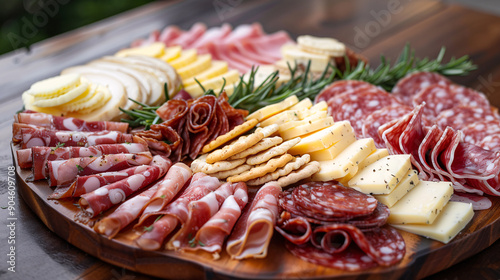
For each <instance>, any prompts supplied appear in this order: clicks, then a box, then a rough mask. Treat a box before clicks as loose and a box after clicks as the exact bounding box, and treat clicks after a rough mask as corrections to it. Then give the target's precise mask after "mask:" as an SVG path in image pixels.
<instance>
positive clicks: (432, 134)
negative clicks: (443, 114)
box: [418, 125, 445, 181]
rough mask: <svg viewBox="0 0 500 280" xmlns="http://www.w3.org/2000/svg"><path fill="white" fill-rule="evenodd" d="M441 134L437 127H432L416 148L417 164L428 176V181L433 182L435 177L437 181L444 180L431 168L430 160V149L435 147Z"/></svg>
mask: <svg viewBox="0 0 500 280" xmlns="http://www.w3.org/2000/svg"><path fill="white" fill-rule="evenodd" d="M442 134H443V131H442V130H440V129H439V128H438V127H437V125H433V126H432V127H431V128H430V129H429V130H428V131H427V134H426V135H425V138H424V139H423V140H422V143H421V144H420V146H419V147H418V157H419V162H420V164H421V165H422V168H423V169H424V170H425V172H426V173H427V174H428V175H429V180H431V181H432V180H433V179H434V178H435V177H434V176H437V177H438V178H437V179H438V180H440V181H443V180H445V179H444V178H443V176H442V175H441V174H440V173H438V172H436V170H434V168H433V166H432V160H431V152H432V149H434V147H435V146H436V144H437V142H438V141H439V139H440V138H441V135H442Z"/></svg>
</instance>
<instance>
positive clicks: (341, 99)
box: [327, 87, 400, 138]
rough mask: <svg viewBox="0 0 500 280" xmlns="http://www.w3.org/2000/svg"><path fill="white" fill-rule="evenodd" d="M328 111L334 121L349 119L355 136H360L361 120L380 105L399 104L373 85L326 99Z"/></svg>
mask: <svg viewBox="0 0 500 280" xmlns="http://www.w3.org/2000/svg"><path fill="white" fill-rule="evenodd" d="M327 103H328V112H329V113H330V114H331V115H332V116H333V119H334V120H335V121H343V120H347V121H350V123H351V126H352V128H353V130H354V132H355V134H356V137H358V138H361V137H362V133H363V131H362V127H363V120H364V119H365V117H366V116H368V115H369V114H371V113H373V112H375V111H377V110H378V109H380V108H381V107H385V106H392V105H400V103H399V102H398V101H397V100H396V99H395V98H394V97H392V96H390V95H389V94H388V93H387V92H385V91H384V90H381V89H379V88H376V87H373V88H369V89H365V90H359V91H353V92H347V93H343V94H340V95H337V96H335V97H333V98H330V99H329V100H328V102H327Z"/></svg>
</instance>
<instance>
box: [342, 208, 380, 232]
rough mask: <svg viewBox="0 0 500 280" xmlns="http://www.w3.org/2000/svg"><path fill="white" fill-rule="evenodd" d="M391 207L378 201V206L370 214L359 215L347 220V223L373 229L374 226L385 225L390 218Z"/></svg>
mask: <svg viewBox="0 0 500 280" xmlns="http://www.w3.org/2000/svg"><path fill="white" fill-rule="evenodd" d="M389 214H390V210H389V207H387V206H385V205H384V204H382V203H380V202H379V203H377V208H375V210H374V211H373V212H372V213H371V214H370V215H368V216H364V217H357V218H353V219H351V220H349V221H347V222H346V223H347V224H350V225H353V226H355V227H357V228H359V229H361V230H363V231H364V230H371V229H373V228H377V227H381V226H383V225H385V223H386V222H387V219H388V218H389Z"/></svg>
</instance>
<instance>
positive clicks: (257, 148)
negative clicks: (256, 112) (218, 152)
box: [228, 136, 283, 160]
mask: <svg viewBox="0 0 500 280" xmlns="http://www.w3.org/2000/svg"><path fill="white" fill-rule="evenodd" d="M281 142H283V138H281V137H279V136H274V137H267V138H264V139H262V140H260V141H259V142H258V143H257V144H255V145H253V146H252V147H250V148H248V149H246V150H244V151H243V152H241V153H237V154H235V155H234V156H231V157H230V158H228V160H233V159H240V158H246V157H248V156H251V155H255V154H256V153H258V152H262V151H265V150H267V149H269V148H271V147H274V146H276V145H279V144H281Z"/></svg>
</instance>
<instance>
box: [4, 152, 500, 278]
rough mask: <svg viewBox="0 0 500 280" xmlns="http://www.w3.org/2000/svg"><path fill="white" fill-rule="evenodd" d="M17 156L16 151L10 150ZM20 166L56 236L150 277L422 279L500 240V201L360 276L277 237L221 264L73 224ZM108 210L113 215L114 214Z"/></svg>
mask: <svg viewBox="0 0 500 280" xmlns="http://www.w3.org/2000/svg"><path fill="white" fill-rule="evenodd" d="M11 148H12V152H13V155H14V154H15V150H16V149H17V148H16V147H15V146H11ZM13 159H14V164H15V165H16V167H17V175H18V191H19V193H20V194H21V196H22V197H23V199H24V201H25V202H26V203H27V204H28V205H29V207H30V208H31V209H32V210H33V212H35V214H36V215H37V216H38V217H39V218H40V219H41V220H42V221H43V223H44V224H45V225H46V226H47V227H48V228H49V229H50V230H51V231H53V232H54V233H56V234H57V235H59V236H60V237H62V238H63V239H65V240H66V241H68V242H69V243H71V244H73V245H74V246H76V247H78V248H80V249H81V250H83V251H85V252H87V253H89V254H91V255H93V256H95V257H97V258H99V259H101V260H103V261H106V262H108V263H111V264H114V265H117V266H120V267H124V268H126V269H130V270H133V271H138V272H141V273H144V274H147V275H152V276H156V277H162V278H171V279H187V278H189V279H201V278H214V276H217V277H216V278H219V277H220V278H223V279H226V278H233V279H234V278H236V279H299V278H313V279H354V278H359V277H363V278H368V279H380V278H382V277H383V278H386V277H390V278H391V279H392V278H405V279H407V278H422V277H425V276H428V275H431V274H433V273H436V272H438V271H441V270H443V269H446V268H448V267H450V266H452V265H454V264H456V263H458V262H460V261H462V260H464V259H466V258H468V257H470V256H472V255H474V254H476V253H478V252H480V251H481V250H483V249H485V248H487V247H488V246H490V245H491V244H493V243H494V242H495V241H496V240H497V239H498V238H499V237H500V198H499V197H490V199H491V200H492V202H493V206H492V207H491V208H490V209H488V210H483V211H476V212H475V214H474V218H473V220H472V222H471V223H469V225H467V227H466V228H465V229H464V230H463V231H462V232H461V233H460V234H459V235H458V236H457V237H455V239H453V240H452V241H451V242H450V243H448V244H443V243H441V242H437V241H433V240H429V239H426V238H422V237H420V236H417V235H414V234H410V233H407V232H401V234H402V235H403V237H404V239H405V242H406V255H405V257H404V259H403V260H402V261H401V262H400V263H399V264H397V265H395V266H392V267H377V268H375V269H371V270H366V271H361V272H346V271H341V270H336V269H331V268H327V267H322V266H318V265H315V264H311V263H308V262H305V261H302V260H300V259H298V258H296V257H294V256H293V255H292V254H291V253H289V252H288V251H287V250H286V248H285V246H284V239H283V238H282V237H281V236H280V235H279V234H274V236H273V239H272V242H271V244H270V246H269V251H268V255H267V257H266V258H264V259H248V260H241V261H237V260H232V259H231V258H230V257H229V256H228V255H227V253H225V252H224V251H223V252H222V253H221V254H220V258H219V259H218V260H214V259H213V257H212V255H211V254H208V253H205V252H196V253H182V252H174V251H167V250H163V251H144V250H142V249H140V248H138V247H137V246H135V245H134V243H133V239H134V238H135V237H136V236H137V233H136V232H135V231H134V230H133V229H125V231H124V232H122V233H120V234H119V235H118V236H117V237H116V238H114V239H111V240H110V239H108V238H105V237H103V236H101V235H99V234H97V233H96V232H94V230H93V229H92V228H91V227H89V226H88V225H85V224H82V223H79V222H76V221H74V217H75V214H77V213H78V212H79V208H78V207H77V206H76V200H63V201H56V200H48V199H47V197H48V196H49V195H50V194H51V193H52V191H53V190H52V188H50V187H49V186H48V184H47V182H46V181H37V182H35V183H33V182H28V181H26V178H27V177H28V176H29V174H30V173H31V172H30V170H26V169H21V168H19V167H18V165H17V159H16V157H15V156H13ZM112 210H113V209H110V210H109V211H112Z"/></svg>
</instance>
